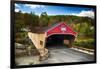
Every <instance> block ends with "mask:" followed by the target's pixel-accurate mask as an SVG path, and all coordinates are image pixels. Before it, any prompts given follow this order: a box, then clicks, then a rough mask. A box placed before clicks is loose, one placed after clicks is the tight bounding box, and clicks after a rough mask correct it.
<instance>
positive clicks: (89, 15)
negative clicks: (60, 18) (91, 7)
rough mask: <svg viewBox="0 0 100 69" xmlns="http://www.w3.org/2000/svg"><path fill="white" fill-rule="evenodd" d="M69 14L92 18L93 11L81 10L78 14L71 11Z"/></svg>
mask: <svg viewBox="0 0 100 69" xmlns="http://www.w3.org/2000/svg"><path fill="white" fill-rule="evenodd" d="M71 15H75V16H82V17H90V18H94V12H93V11H81V12H80V13H79V14H75V13H72V14H71Z"/></svg>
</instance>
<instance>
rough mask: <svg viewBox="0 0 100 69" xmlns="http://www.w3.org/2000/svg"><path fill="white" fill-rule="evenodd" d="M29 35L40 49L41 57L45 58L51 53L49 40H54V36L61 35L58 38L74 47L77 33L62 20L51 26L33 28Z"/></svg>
mask: <svg viewBox="0 0 100 69" xmlns="http://www.w3.org/2000/svg"><path fill="white" fill-rule="evenodd" d="M28 36H29V38H30V39H31V41H32V42H33V44H34V45H35V47H36V49H37V50H38V51H39V53H40V59H41V60H44V59H45V58H47V57H48V55H49V53H48V49H47V48H46V43H48V41H52V40H53V39H54V37H58V38H59V37H60V38H59V39H58V40H60V41H62V42H63V43H64V44H66V45H67V46H68V47H72V42H73V41H74V40H75V38H76V36H77V33H76V32H74V31H73V30H72V28H71V27H69V26H68V25H66V23H64V22H60V23H57V24H55V25H52V26H49V27H42V28H41V27H34V28H31V31H29V32H28ZM55 39H56V38H55Z"/></svg>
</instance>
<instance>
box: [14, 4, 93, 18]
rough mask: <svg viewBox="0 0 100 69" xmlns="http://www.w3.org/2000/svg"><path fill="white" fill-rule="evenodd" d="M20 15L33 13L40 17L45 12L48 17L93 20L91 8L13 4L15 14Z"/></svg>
mask: <svg viewBox="0 0 100 69" xmlns="http://www.w3.org/2000/svg"><path fill="white" fill-rule="evenodd" d="M19 11H21V12H22V13H30V12H34V13H35V14H36V15H40V14H41V13H42V12H46V13H47V14H48V15H75V16H83V17H90V18H94V9H93V8H85V7H84V8H83V7H74V6H73V7H72V6H51V5H36V4H17V3H16V4H15V12H19Z"/></svg>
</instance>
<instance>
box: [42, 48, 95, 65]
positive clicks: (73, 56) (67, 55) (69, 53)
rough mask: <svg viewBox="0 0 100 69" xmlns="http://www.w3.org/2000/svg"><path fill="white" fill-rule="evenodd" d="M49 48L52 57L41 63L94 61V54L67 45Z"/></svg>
mask: <svg viewBox="0 0 100 69" xmlns="http://www.w3.org/2000/svg"><path fill="white" fill-rule="evenodd" d="M48 49H49V51H50V57H49V58H48V59H47V60H44V61H41V64H47V63H69V62H84V61H94V55H89V54H86V53H83V52H79V51H76V50H73V49H70V48H67V47H65V46H53V47H50V46H49V47H48Z"/></svg>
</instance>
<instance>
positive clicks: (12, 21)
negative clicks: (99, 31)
mask: <svg viewBox="0 0 100 69" xmlns="http://www.w3.org/2000/svg"><path fill="white" fill-rule="evenodd" d="M15 3H21V4H39V5H56V6H74V7H88V8H93V9H94V12H95V16H94V20H95V37H94V38H95V49H94V50H95V55H94V58H95V59H94V61H87V62H72V63H54V64H37V65H21V66H16V65H15V50H14V49H15V47H14V46H15V45H14V42H15V37H14V35H15V33H14V28H15V25H14V23H15V16H14V9H15V6H14V4H15ZM10 6H11V11H10V12H11V25H10V26H11V28H10V31H11V32H10V34H11V35H10V37H11V40H10V41H11V43H10V44H11V48H10V52H11V53H10V54H11V57H10V62H11V63H10V67H11V68H12V69H13V68H28V67H44V66H60V65H79V64H90V63H96V61H97V60H96V6H95V5H80V4H67V3H49V2H35V1H11V5H10Z"/></svg>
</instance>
